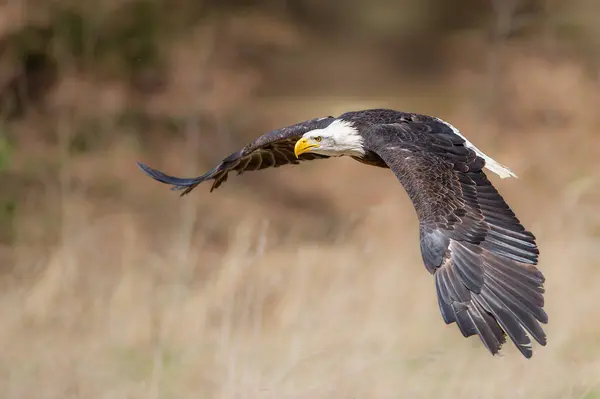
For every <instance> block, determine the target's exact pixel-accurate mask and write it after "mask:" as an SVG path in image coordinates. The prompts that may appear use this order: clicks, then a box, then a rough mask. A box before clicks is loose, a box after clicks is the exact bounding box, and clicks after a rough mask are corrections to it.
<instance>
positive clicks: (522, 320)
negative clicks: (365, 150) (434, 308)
mask: <svg viewBox="0 0 600 399" xmlns="http://www.w3.org/2000/svg"><path fill="white" fill-rule="evenodd" d="M441 125H442V124H441V123H438V122H422V121H414V120H413V121H402V122H393V123H390V124H388V125H383V126H381V127H379V128H378V129H377V131H376V132H375V134H372V137H376V141H375V140H374V141H373V142H372V143H371V147H372V148H371V150H373V151H374V152H375V153H377V154H378V155H379V156H380V157H381V159H382V160H383V161H384V162H385V163H386V164H387V165H388V166H389V168H390V169H391V170H392V171H393V172H394V174H395V175H396V177H397V178H398V180H399V181H400V182H401V184H402V185H403V187H404V188H405V190H406V191H407V193H408V195H409V197H410V198H411V201H412V202H413V205H414V207H415V210H416V212H417V216H418V218H419V222H420V237H421V253H422V256H423V262H424V263H425V267H426V268H427V270H429V271H430V272H431V273H432V274H433V275H434V277H435V287H436V294H437V297H438V304H439V307H440V312H441V314H442V318H443V319H444V321H445V322H446V323H447V324H450V323H456V324H457V326H458V328H459V330H460V331H461V333H462V334H463V335H464V336H465V337H468V336H471V335H478V336H479V338H480V339H481V341H482V342H483V344H484V345H485V347H486V348H487V349H488V350H489V351H490V352H491V353H492V354H497V353H498V352H499V350H500V349H501V347H502V345H503V344H504V343H505V342H506V336H508V337H509V338H510V340H511V341H512V342H513V343H514V344H515V346H516V347H517V348H518V349H519V351H520V352H521V353H522V354H523V355H524V356H525V357H527V358H529V357H531V356H532V354H533V351H532V344H531V339H530V336H529V335H531V337H533V338H534V339H535V340H536V341H537V342H538V343H539V344H541V345H545V344H546V335H545V333H544V331H543V329H542V327H541V325H540V323H543V324H545V323H547V322H548V316H547V314H546V312H545V311H544V309H543V307H544V297H543V293H544V289H543V283H544V277H543V274H542V273H541V272H540V271H539V270H538V269H537V268H536V267H535V265H536V264H537V260H538V255H539V251H538V248H537V245H536V242H535V236H534V235H533V234H532V233H531V232H529V231H527V230H526V229H525V228H524V227H523V225H522V224H521V222H520V221H519V219H518V218H517V217H516V216H515V214H514V212H513V211H512V210H511V208H510V207H509V206H508V204H507V203H506V202H505V201H504V199H503V198H502V196H501V195H500V194H499V193H498V191H497V190H496V189H495V188H494V187H493V185H492V184H491V183H490V181H489V180H488V179H487V177H486V176H485V173H484V172H483V171H482V168H483V167H484V165H485V161H484V160H483V159H482V158H480V157H479V156H478V155H477V154H476V153H475V152H474V151H473V150H472V149H470V148H467V147H465V145H464V141H463V140H462V139H456V138H454V137H453V136H452V134H450V133H448V132H447V131H446V130H444V129H445V128H444V126H441ZM438 130H439V132H440V133H439V134H438V133H436V132H438ZM528 334H529V335H528Z"/></svg>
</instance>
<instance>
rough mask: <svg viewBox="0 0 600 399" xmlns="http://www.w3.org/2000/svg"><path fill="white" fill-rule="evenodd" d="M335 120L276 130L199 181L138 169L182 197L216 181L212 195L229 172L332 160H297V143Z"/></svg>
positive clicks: (315, 156) (145, 167)
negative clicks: (198, 187) (209, 181)
mask: <svg viewBox="0 0 600 399" xmlns="http://www.w3.org/2000/svg"><path fill="white" fill-rule="evenodd" d="M334 120H335V118H334V117H331V116H329V117H324V118H315V119H311V120H308V121H305V122H301V123H298V124H295V125H292V126H288V127H284V128H282V129H278V130H274V131H271V132H269V133H266V134H264V135H262V136H260V137H258V138H257V139H256V140H254V141H253V142H251V143H249V144H248V145H246V146H245V147H244V148H242V149H241V150H239V151H236V152H234V153H232V154H230V155H229V156H228V157H226V158H224V159H223V160H222V161H221V163H219V164H218V165H217V166H215V167H214V168H213V169H211V170H209V171H208V172H207V173H205V174H203V175H202V176H198V177H190V178H182V177H175V176H170V175H168V174H166V173H163V172H161V171H159V170H156V169H153V168H151V167H149V166H148V165H145V164H143V163H141V162H138V166H139V167H140V169H142V171H144V172H145V173H146V174H147V175H148V176H150V177H152V178H153V179H155V180H157V181H159V182H161V183H165V184H170V185H172V186H173V187H172V189H173V190H183V192H182V193H181V195H182V196H183V195H185V194H187V193H189V192H190V191H192V190H193V189H194V188H195V187H196V186H197V185H198V184H200V183H202V182H205V181H207V180H214V182H213V184H212V187H211V189H210V191H211V192H212V191H213V190H214V189H216V188H218V187H219V186H220V185H221V184H222V183H224V182H225V181H227V176H228V174H229V172H232V171H236V172H237V173H238V175H240V174H242V173H244V172H247V171H254V170H261V169H265V168H270V167H274V168H277V167H279V166H282V165H287V164H294V165H295V164H298V163H299V162H300V161H309V160H313V159H322V158H329V157H328V156H326V155H320V154H314V153H305V154H301V155H300V157H298V158H296V156H295V155H294V145H295V143H296V141H298V140H299V139H300V137H302V135H303V134H304V133H307V132H309V131H311V130H315V129H324V128H325V127H327V126H329V124H331V122H333V121H334Z"/></svg>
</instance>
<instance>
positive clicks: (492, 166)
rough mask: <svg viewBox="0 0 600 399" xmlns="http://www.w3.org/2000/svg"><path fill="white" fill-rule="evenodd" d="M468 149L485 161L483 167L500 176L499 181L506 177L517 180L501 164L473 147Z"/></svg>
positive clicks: (510, 171)
mask: <svg viewBox="0 0 600 399" xmlns="http://www.w3.org/2000/svg"><path fill="white" fill-rule="evenodd" d="M467 143H468V142H467ZM470 147H471V148H472V149H473V151H475V152H476V153H477V155H479V156H480V157H481V158H483V159H485V167H486V168H487V169H489V170H490V171H492V172H494V173H495V174H497V175H498V176H500V178H501V179H506V178H507V177H514V178H517V179H518V177H517V175H516V174H515V173H514V172H513V171H512V170H510V169H509V168H507V167H506V166H504V165H502V164H501V163H499V162H496V161H494V160H493V159H492V158H490V157H488V156H487V155H485V154H484V153H483V152H481V151H479V150H478V149H477V148H476V147H475V146H473V145H471V146H470Z"/></svg>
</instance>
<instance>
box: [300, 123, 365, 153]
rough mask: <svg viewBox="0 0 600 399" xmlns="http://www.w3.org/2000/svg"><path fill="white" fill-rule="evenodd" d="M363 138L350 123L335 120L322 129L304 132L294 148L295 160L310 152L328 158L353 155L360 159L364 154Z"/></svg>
mask: <svg viewBox="0 0 600 399" xmlns="http://www.w3.org/2000/svg"><path fill="white" fill-rule="evenodd" d="M363 142H364V138H363V137H362V135H361V134H360V133H359V131H358V129H357V128H356V127H354V124H353V123H352V122H348V121H345V120H342V119H336V120H335V121H333V122H332V123H331V124H330V125H329V126H327V127H326V128H324V129H315V130H311V131H310V132H306V133H305V134H304V135H303V136H302V137H301V138H300V139H299V140H298V141H297V142H296V145H295V146H294V154H296V158H297V157H299V156H300V155H301V154H304V153H307V152H312V153H315V154H320V155H327V156H330V157H335V156H342V155H353V156H358V157H362V156H364V154H365V149H364V146H363Z"/></svg>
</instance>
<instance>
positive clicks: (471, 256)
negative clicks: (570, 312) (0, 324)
mask: <svg viewBox="0 0 600 399" xmlns="http://www.w3.org/2000/svg"><path fill="white" fill-rule="evenodd" d="M337 156H350V157H352V158H354V159H355V160H357V161H360V162H362V163H365V164H367V165H372V166H377V167H382V168H389V169H391V171H392V172H393V173H394V174H395V175H396V177H397V178H398V180H399V181H400V183H401V184H402V186H403V187H404V189H405V190H406V192H407V193H408V196H409V197H410V199H411V201H412V203H413V205H414V208H415V210H416V213H417V216H418V219H419V234H420V245H421V254H422V258H423V263H424V264H425V267H426V268H427V270H428V271H429V272H430V273H431V274H432V275H433V276H434V282H435V290H436V294H437V299H438V304H439V307H440V312H441V314H442V318H443V319H444V321H445V322H446V323H447V324H450V323H456V324H457V325H458V328H459V330H460V332H461V333H462V334H463V335H464V336H465V337H469V336H472V335H478V336H479V338H480V339H481V341H482V342H483V344H484V345H485V347H486V348H487V349H488V350H489V351H490V352H491V353H492V354H497V353H498V352H499V350H500V348H501V347H502V345H503V344H504V343H505V342H506V336H507V335H508V337H509V338H510V339H511V341H512V342H513V343H514V344H515V345H516V347H517V348H518V349H519V351H520V352H521V353H522V354H523V355H524V356H525V357H527V358H530V357H531V356H532V354H533V351H532V344H531V339H530V337H533V338H534V339H535V340H536V341H537V342H538V343H539V344H541V345H546V334H545V333H544V330H543V329H542V327H541V325H540V323H542V324H546V323H547V322H548V316H547V315H546V312H545V311H544V296H543V294H544V281H545V279H544V276H543V274H542V273H541V272H540V271H539V270H538V269H537V267H536V265H537V262H538V255H539V251H538V248H537V245H536V242H535V237H534V235H533V234H532V233H531V232H529V231H528V230H526V229H525V228H524V227H523V225H522V224H521V222H520V221H519V219H518V218H517V217H516V216H515V214H514V213H513V211H512V210H511V209H510V207H509V206H508V205H507V203H506V202H505V201H504V199H503V198H502V196H501V195H500V194H499V193H498V191H497V190H496V189H495V188H494V186H493V185H492V183H491V182H490V181H489V180H488V178H487V176H486V175H485V173H484V171H483V170H484V169H488V170H490V171H492V172H494V173H496V174H497V175H499V176H500V177H501V178H507V177H516V176H515V174H514V173H513V172H512V171H510V170H509V169H508V168H507V167H506V166H504V165H502V164H500V163H498V162H496V161H494V160H493V159H492V158H490V157H489V156H487V155H486V154H484V153H483V152H481V151H480V150H479V149H478V148H476V147H475V146H474V145H473V144H472V143H471V142H469V141H468V140H467V139H466V138H465V137H464V136H463V135H462V134H461V133H460V132H459V131H458V129H456V128H455V127H453V126H452V125H451V124H449V123H448V122H445V121H443V120H441V119H439V118H436V117H432V116H428V115H422V114H416V113H408V112H399V111H394V110H389V109H371V110H363V111H352V112H347V113H345V114H342V115H340V116H339V117H332V116H329V117H324V118H316V119H311V120H308V121H305V122H301V123H298V124H295V125H292V126H288V127H285V128H282V129H279V130H275V131H272V132H270V133H267V134H265V135H262V136H260V137H258V138H257V139H256V140H254V141H253V142H252V143H250V144H248V145H246V146H245V147H244V148H242V149H241V150H239V151H237V152H234V153H232V154H231V155H229V156H228V157H226V158H225V159H223V161H222V162H221V163H220V164H219V165H217V166H216V167H215V168H213V169H212V170H210V171H208V172H207V173H205V174H204V175H202V176H199V177H193V178H179V177H174V176H170V175H167V174H165V173H163V172H160V171H158V170H156V169H152V168H150V167H149V166H147V165H144V164H142V163H140V162H138V165H139V166H140V168H141V169H142V170H143V171H144V172H145V173H147V174H148V175H149V176H150V177H152V178H154V179H155V180H158V181H160V182H162V183H166V184H170V185H172V186H173V189H175V190H183V192H182V194H181V195H185V194H187V193H189V192H190V191H191V190H193V189H194V188H195V187H196V186H197V185H198V184H200V183H202V182H204V181H207V180H212V181H213V183H212V187H211V189H210V191H212V190H214V189H216V188H218V187H219V186H220V185H221V184H222V183H224V182H225V181H226V180H227V177H228V174H229V172H233V171H235V172H237V173H238V174H241V173H244V172H247V171H254V170H260V169H264V168H269V167H279V166H281V165H286V164H298V163H300V162H301V161H308V160H314V159H324V158H329V157H337Z"/></svg>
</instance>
